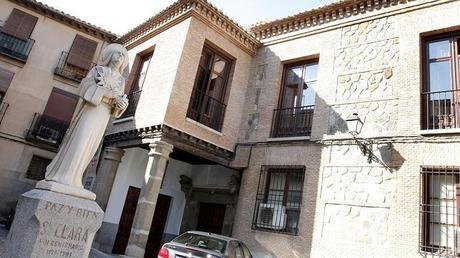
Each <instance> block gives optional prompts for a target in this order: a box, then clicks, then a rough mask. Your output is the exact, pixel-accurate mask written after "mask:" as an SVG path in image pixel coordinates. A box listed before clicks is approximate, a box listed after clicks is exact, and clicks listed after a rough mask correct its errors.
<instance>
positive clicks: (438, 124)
mask: <svg viewBox="0 0 460 258" xmlns="http://www.w3.org/2000/svg"><path fill="white" fill-rule="evenodd" d="M459 41H460V37H459V36H448V37H442V38H439V37H438V38H435V39H433V40H427V41H426V42H425V76H424V79H425V83H424V89H423V92H422V110H423V112H422V113H423V115H422V121H423V127H424V128H423V129H449V128H459V127H460V121H459V111H460V105H459V104H460V98H459V97H460V96H459V92H460V82H459V80H460V76H459V75H460V72H459V69H460V50H459V47H460V44H459Z"/></svg>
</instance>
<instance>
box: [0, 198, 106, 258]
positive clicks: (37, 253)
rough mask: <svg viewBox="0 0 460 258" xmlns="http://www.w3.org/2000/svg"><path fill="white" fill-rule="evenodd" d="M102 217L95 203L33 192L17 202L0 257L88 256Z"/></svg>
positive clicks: (100, 210) (101, 212)
mask: <svg viewBox="0 0 460 258" xmlns="http://www.w3.org/2000/svg"><path fill="white" fill-rule="evenodd" d="M103 215H104V213H103V211H102V209H101V208H100V207H99V206H98V205H97V204H96V202H94V201H91V200H88V199H82V198H77V197H73V196H69V195H65V194H60V193H55V192H51V191H47V190H41V189H33V190H31V191H29V192H26V193H25V194H23V195H22V197H21V198H20V199H19V202H18V206H17V208H16V215H15V218H14V222H13V225H12V227H11V229H10V232H9V234H8V237H7V240H6V252H5V253H4V255H3V256H2V257H8V258H15V257H18V258H19V257H20V258H23V257H88V254H89V251H90V249H91V244H92V242H93V238H94V234H95V233H96V231H97V230H98V229H99V227H100V226H101V224H102V219H103Z"/></svg>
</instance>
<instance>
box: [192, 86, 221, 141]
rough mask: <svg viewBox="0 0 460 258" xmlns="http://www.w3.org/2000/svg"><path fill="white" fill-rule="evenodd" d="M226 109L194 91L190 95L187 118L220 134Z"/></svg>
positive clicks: (217, 102)
mask: <svg viewBox="0 0 460 258" xmlns="http://www.w3.org/2000/svg"><path fill="white" fill-rule="evenodd" d="M226 107H227V106H226V105H225V104H224V103H222V102H221V101H219V100H217V99H215V98H213V97H211V96H208V95H206V94H204V93H203V92H201V91H197V90H195V91H193V93H192V99H191V103H190V105H189V108H188V111H187V117H188V118H191V119H193V120H195V121H197V122H199V123H201V124H203V125H206V126H208V127H210V128H212V129H214V130H216V131H219V132H220V131H221V130H222V124H223V122H224V114H225V109H226Z"/></svg>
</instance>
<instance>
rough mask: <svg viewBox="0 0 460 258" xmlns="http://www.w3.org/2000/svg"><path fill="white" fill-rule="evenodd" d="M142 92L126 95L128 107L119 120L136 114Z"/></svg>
mask: <svg viewBox="0 0 460 258" xmlns="http://www.w3.org/2000/svg"><path fill="white" fill-rule="evenodd" d="M141 93H142V90H139V91H135V92H132V93H130V94H128V103H129V104H128V107H127V108H126V110H125V112H124V113H123V115H122V116H121V118H126V117H130V116H134V114H135V113H136V108H137V104H138V103H139V99H140V98H141Z"/></svg>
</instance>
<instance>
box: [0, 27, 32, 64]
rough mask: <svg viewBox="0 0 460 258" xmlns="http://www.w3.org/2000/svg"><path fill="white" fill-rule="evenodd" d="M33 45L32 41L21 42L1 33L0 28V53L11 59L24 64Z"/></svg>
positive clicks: (0, 29) (21, 40)
mask: <svg viewBox="0 0 460 258" xmlns="http://www.w3.org/2000/svg"><path fill="white" fill-rule="evenodd" d="M34 43H35V40H33V39H30V38H29V39H27V40H23V39H20V38H16V37H14V36H11V35H9V34H6V33H4V32H3V28H0V53H1V54H4V55H6V56H9V57H11V58H14V59H17V60H19V61H22V62H26V61H27V58H28V57H29V53H30V50H32V47H33V45H34Z"/></svg>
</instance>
